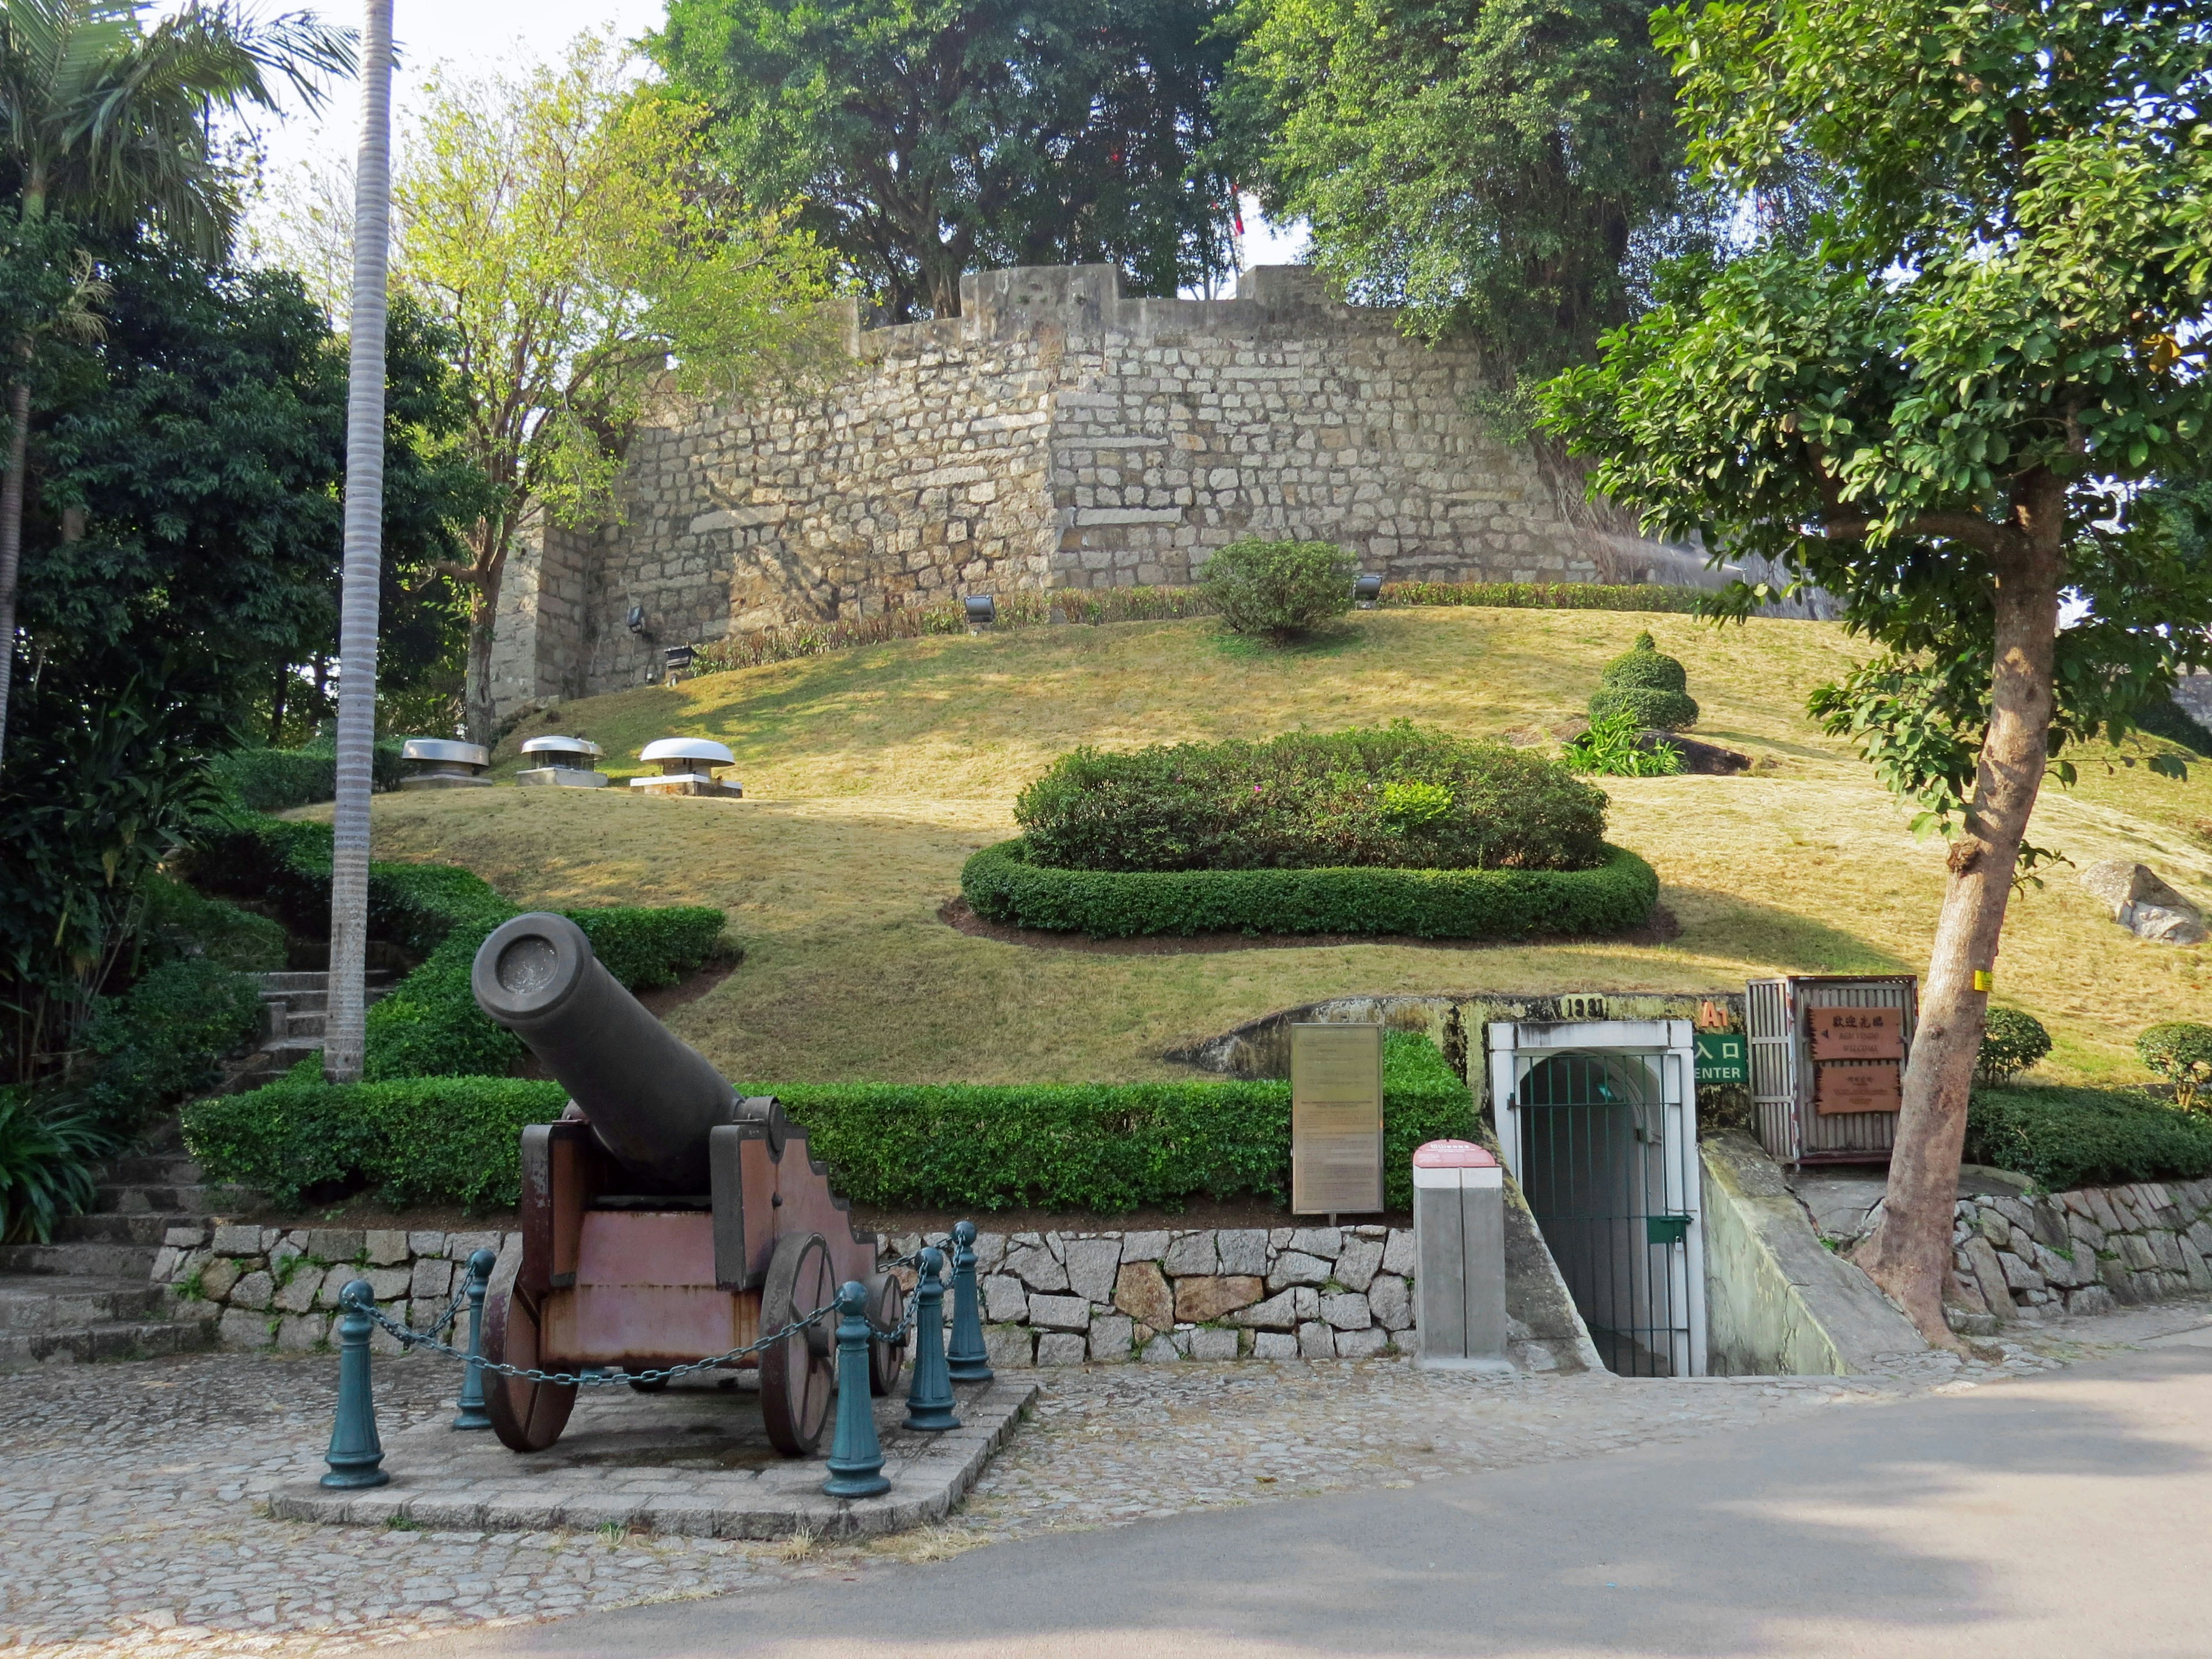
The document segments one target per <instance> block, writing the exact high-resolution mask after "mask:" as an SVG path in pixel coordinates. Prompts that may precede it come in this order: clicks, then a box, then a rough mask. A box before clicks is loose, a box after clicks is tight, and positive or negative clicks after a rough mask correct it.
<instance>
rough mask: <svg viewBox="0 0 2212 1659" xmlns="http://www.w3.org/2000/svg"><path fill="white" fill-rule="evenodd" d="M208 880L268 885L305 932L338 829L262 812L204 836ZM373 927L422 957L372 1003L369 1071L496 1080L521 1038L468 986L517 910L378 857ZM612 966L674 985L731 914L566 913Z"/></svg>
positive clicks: (493, 896)
mask: <svg viewBox="0 0 2212 1659" xmlns="http://www.w3.org/2000/svg"><path fill="white" fill-rule="evenodd" d="M196 869H197V872H199V874H200V878H201V879H202V880H203V881H205V882H216V881H220V882H221V883H222V884H226V885H228V886H229V887H230V888H232V889H233V890H238V889H241V888H243V889H251V890H257V891H259V892H263V893H265V894H267V895H268V896H270V897H271V898H273V899H275V900H276V902H277V903H278V904H279V906H280V907H282V908H283V909H284V910H285V911H286V913H287V914H288V915H294V916H295V917H296V919H297V921H298V923H299V925H300V927H301V930H302V931H305V932H309V933H313V932H315V931H317V930H318V929H319V927H321V926H322V925H323V924H324V923H325V922H326V921H327V919H328V917H329V915H330V902H331V899H330V892H331V831H330V826H329V825H327V824H321V823H290V822H286V821H282V820H278V819H274V818H257V819H252V820H247V821H243V822H240V823H234V824H229V825H226V826H223V827H222V829H219V830H216V831H214V832H212V833H211V834H210V836H207V837H205V838H204V840H203V843H202V846H201V848H200V852H199V855H198V857H197V860H196ZM368 909H369V931H370V932H371V933H373V934H374V936H375V937H377V938H379V939H390V940H392V942H394V943H395V944H397V945H398V946H399V947H400V948H401V949H402V950H404V951H408V952H409V953H410V954H411V955H416V956H421V957H423V958H424V960H423V962H422V965H421V966H419V967H418V968H416V969H415V971H414V972H412V973H410V975H407V977H406V978H405V979H404V980H402V981H400V982H399V983H398V985H397V986H396V987H393V989H392V994H391V995H389V996H387V997H386V998H385V999H384V1000H382V1001H380V1002H379V1003H377V1004H376V1006H374V1007H373V1008H371V1009H370V1010H369V1011H368V1052H367V1054H366V1055H365V1056H364V1059H363V1063H362V1073H363V1075H364V1076H366V1077H368V1079H371V1080H372V1081H386V1080H389V1079H396V1078H414V1077H495V1076H499V1075H501V1074H502V1073H506V1072H508V1071H510V1070H512V1069H513V1066H514V1064H515V1062H516V1061H517V1060H520V1059H521V1058H522V1054H523V1048H522V1044H521V1042H520V1040H518V1039H517V1038H516V1037H515V1036H514V1035H513V1033H512V1032H510V1031H507V1030H505V1029H504V1028H502V1027H501V1026H498V1025H495V1024H492V1023H491V1021H489V1020H488V1019H486V1018H484V1017H483V1013H482V1012H481V1011H479V1010H478V1008H477V1005H476V997H475V995H474V994H473V993H472V992H471V990H470V988H469V969H470V966H471V963H474V962H475V960H476V953H477V946H478V945H481V944H483V940H484V936H485V935H486V934H487V933H490V932H491V930H492V929H493V928H495V927H498V926H499V925H500V923H501V922H502V921H506V920H507V918H508V917H509V916H512V915H516V914H518V912H517V910H516V908H515V907H514V906H513V905H512V904H509V903H508V902H507V901H506V900H505V899H503V898H501V896H499V895H498V894H497V893H496V892H495V891H494V890H492V887H491V885H490V884H489V883H488V882H486V881H484V880H483V878H481V877H479V876H477V875H474V874H471V872H468V871H466V870H463V869H459V868H457V867H456V866H453V865H447V864H372V865H370V866H369V870H368ZM566 914H567V915H568V917H569V919H570V920H571V921H574V922H575V923H576V925H577V926H578V927H581V928H582V929H583V930H584V933H585V934H586V937H588V938H589V939H591V941H592V951H594V953H596V954H597V955H598V957H599V959H600V960H601V961H602V962H604V963H605V964H606V967H607V971H608V972H609V973H611V974H612V975H614V976H615V977H616V978H617V980H619V981H622V983H623V984H624V985H626V986H628V987H629V988H630V989H632V990H634V991H636V990H649V989H652V988H653V987H657V986H663V985H673V984H675V983H676V982H677V981H679V980H682V979H683V978H684V977H685V976H686V975H690V974H692V973H695V972H696V971H697V970H698V969H700V968H702V967H703V966H705V965H706V963H708V961H709V960H711V959H712V958H713V957H714V954H715V952H716V951H717V950H718V949H719V943H718V942H719V940H720V937H721V933H722V927H723V924H724V921H726V918H725V917H724V915H723V914H722V912H721V911H720V910H716V909H713V908H708V907H707V906H704V905H684V906H676V907H670V908H658V909H647V908H639V907H635V906H611V907H608V908H601V909H592V910H574V911H569V912H567V913H566Z"/></svg>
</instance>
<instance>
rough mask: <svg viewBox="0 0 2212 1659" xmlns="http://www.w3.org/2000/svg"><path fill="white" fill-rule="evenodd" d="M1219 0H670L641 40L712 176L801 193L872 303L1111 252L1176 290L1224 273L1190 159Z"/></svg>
mask: <svg viewBox="0 0 2212 1659" xmlns="http://www.w3.org/2000/svg"><path fill="white" fill-rule="evenodd" d="M1224 9H1225V7H1224V3H1223V0H1052V3H1049V4H1041V3H1036V0H818V3H805V4H800V3H795V0H671V3H670V6H669V9H668V24H667V27H666V28H665V29H664V30H663V31H662V32H661V33H659V34H658V35H657V36H655V37H653V40H652V41H651V43H650V48H651V51H652V52H653V56H654V58H656V59H657V60H658V61H659V64H660V65H661V67H662V68H663V69H664V70H665V71H666V72H667V75H668V77H669V80H670V82H671V85H672V86H673V87H674V88H676V89H677V90H678V92H680V93H682V94H684V95H685V96H686V97H689V98H691V99H694V100H697V101H698V102H699V103H701V104H702V105H703V106H706V107H707V108H708V109H709V110H711V111H712V112H714V117H715V127H714V142H715V147H716V150H717V153H718V155H719V156H720V161H721V165H722V167H723V169H724V171H725V173H726V176H727V177H728V178H729V179H732V181H734V182H735V183H736V184H737V185H738V186H739V187H740V188H742V189H743V190H744V191H747V192H748V193H749V195H750V199H751V200H753V201H754V202H755V203H756V204H758V205H762V206H775V205H778V204H782V203H784V202H787V201H790V202H796V203H797V204H799V223H800V224H801V225H802V226H804V227H805V228H807V229H808V230H810V231H811V232H812V233H813V234H814V235H815V236H816V237H817V239H818V240H820V241H821V243H822V244H823V246H825V247H829V248H831V249H834V250H835V251H836V254H837V256H838V258H839V259H840V261H841V263H842V265H843V267H844V269H845V270H846V272H847V273H848V275H849V276H851V277H852V278H853V279H854V281H855V282H856V283H858V285H859V286H860V289H861V290H862V291H863V292H864V293H865V294H866V295H867V296H868V298H869V299H870V300H871V301H872V302H873V304H874V305H875V306H876V307H878V309H879V311H880V312H881V313H882V314H883V315H884V317H885V318H887V319H889V320H890V321H892V322H906V321H908V320H910V319H913V318H915V317H916V316H918V315H921V314H922V313H929V314H933V315H935V316H939V317H950V316H957V315H958V314H959V310H960V278H961V276H962V275H963V273H965V272H968V271H971V270H986V269H990V268H994V267H998V266H1005V265H1021V264H1112V265H1116V266H1118V267H1120V269H1121V271H1122V273H1123V275H1124V276H1126V277H1127V279H1128V281H1129V283H1130V284H1131V286H1132V287H1133V289H1135V290H1136V291H1138V292H1139V293H1144V294H1155V295H1173V294H1175V293H1176V291H1177V290H1178V289H1181V288H1182V287H1183V286H1185V285H1187V284H1192V283H1203V282H1205V281H1207V280H1209V279H1212V278H1214V277H1218V276H1221V275H1222V274H1224V273H1225V272H1226V271H1228V270H1230V269H1231V258H1230V252H1231V250H1230V243H1229V228H1230V226H1231V222H1232V220H1233V218H1234V215H1235V200H1234V192H1233V191H1232V190H1231V184H1230V180H1229V179H1228V178H1227V177H1226V175H1225V173H1223V172H1222V171H1221V170H1220V169H1219V168H1218V167H1215V166H1213V165H1212V164H1211V163H1210V162H1209V161H1207V159H1206V156H1207V149H1208V146H1209V144H1210V143H1211V142H1212V137H1213V128H1214V118H1213V114H1212V103H1211V100H1212V96H1213V94H1214V91H1215V89H1216V88H1217V87H1218V85H1219V83H1220V81H1221V78H1222V75H1223V71H1224V67H1225V59H1226V56H1227V50H1228V45H1227V40H1226V38H1225V35H1224V34H1223V33H1221V32H1220V31H1219V30H1218V27H1217V25H1218V23H1219V21H1220V20H1221V14H1222V12H1223V10H1224Z"/></svg>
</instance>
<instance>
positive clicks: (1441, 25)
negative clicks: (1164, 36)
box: [1222, 0, 1711, 428]
mask: <svg viewBox="0 0 2212 1659" xmlns="http://www.w3.org/2000/svg"><path fill="white" fill-rule="evenodd" d="M1652 10H1653V7H1652V4H1651V3H1650V0H1438V3H1421V4H1409V3H1407V0H1241V3H1240V4H1239V5H1238V6H1237V11H1236V23H1237V29H1238V31H1239V33H1240V35H1241V37H1242V44H1241V46H1239V48H1238V51H1237V57H1236V60H1235V64H1234V68H1233V73H1232V76H1231V80H1230V82H1229V85H1228V87H1227V88H1226V89H1225V92H1224V94H1223V98H1222V104H1223V107H1224V111H1225V125H1226V128H1227V134H1226V137H1225V144H1224V149H1225V154H1226V155H1229V156H1230V157H1231V158H1232V159H1233V161H1234V164H1235V165H1236V167H1237V169H1238V171H1239V174H1240V176H1241V177H1243V179H1246V180H1248V181H1249V182H1250V183H1252V184H1254V185H1256V186H1257V188H1258V190H1259V193H1260V199H1261V203H1262V204H1264V205H1265V206H1266V207H1267V210H1269V212H1270V213H1272V214H1273V215H1275V216H1279V217H1300V218H1304V219H1305V220H1306V221H1308V222H1309V223H1310V225H1311V227H1312V235H1313V252H1314V258H1315V259H1316V263H1318V264H1320V265H1321V266H1322V269H1323V270H1327V271H1328V272H1329V273H1331V274H1332V275H1333V276H1335V277H1336V278H1337V279H1338V280H1340V282H1341V283H1343V285H1344V286H1345V288H1346V289H1347V290H1348V291H1349V292H1350V293H1351V294H1352V295H1353V296H1354V297H1356V298H1358V299H1360V300H1362V301H1367V302H1369V303H1372V304H1379V305H1394V306H1402V307H1407V310H1408V313H1409V317H1408V321H1409V322H1410V323H1411V325H1413V327H1414V328H1415V329H1416V330H1417V331H1419V332H1420V333H1422V334H1424V335H1426V336H1430V337H1435V336H1438V335H1442V334H1445V333H1459V334H1462V335H1468V336H1471V337H1474V339H1475V340H1476V341H1478V342H1479V343H1480V344H1481V345H1482V346H1483V347H1484V348H1485V349H1486V352H1487V353H1488V354H1489V356H1490V359H1491V362H1492V369H1493V374H1494V376H1495V379H1496V381H1497V385H1498V393H1497V394H1495V395H1493V397H1492V399H1491V402H1492V410H1491V412H1492V414H1493V415H1494V416H1498V417H1500V418H1504V419H1505V420H1506V421H1507V423H1508V424H1509V425H1510V426H1513V427H1516V428H1517V427H1519V426H1522V425H1525V422H1526V420H1527V414H1526V412H1525V411H1524V412H1522V413H1521V415H1520V416H1519V419H1518V420H1517V421H1516V420H1513V419H1512V418H1511V416H1512V415H1513V412H1514V406H1515V404H1516V399H1515V398H1514V397H1513V395H1512V388H1513V387H1514V386H1516V384H1518V383H1521V382H1523V381H1525V382H1527V383H1528V384H1529V385H1532V386H1533V384H1534V382H1535V381H1536V380H1541V378H1543V377H1545V376H1547V375H1548V374H1553V373H1554V372H1556V371H1558V370H1559V369H1560V368H1565V366H1566V365H1568V364H1570V363H1573V362H1581V361H1584V360H1586V359H1587V358H1588V357H1589V356H1590V355H1592V353H1593V352H1594V351H1595V347H1596V343H1597V338H1598V336H1599V335H1600V334H1601V332H1602V331H1605V330H1606V329H1608V328H1611V327H1613V326H1615V325H1619V324H1620V323H1623V322H1625V321H1626V320H1627V319H1628V318H1629V317H1630V315H1631V314H1632V312H1633V311H1634V310H1635V308H1636V306H1637V301H1638V295H1639V292H1640V289H1641V288H1642V286H1643V284H1644V283H1645V281H1646V280H1647V279H1648V277H1649V275H1650V267H1651V264H1652V262H1653V259H1654V258H1655V257H1656V256H1657V255H1658V254H1661V253H1662V252H1666V251H1667V250H1668V247H1669V246H1670V244H1672V243H1678V242H1680V241H1682V240H1685V239H1690V240H1694V239H1697V238H1699V237H1700V236H1703V235H1705V234H1707V233H1709V231H1710V229H1711V225H1710V223H1709V219H1710V209H1711V203H1710V202H1709V201H1708V200H1707V199H1705V198H1704V197H1701V196H1700V195H1699V194H1698V193H1697V192H1695V191H1692V190H1690V189H1688V188H1686V185H1687V178H1688V175H1687V174H1686V171H1685V168H1684V166H1683V137H1682V134H1681V132H1680V130H1679V128H1678V126H1677V125H1676V123H1675V119H1674V87H1673V79H1672V75H1671V72H1670V69H1669V65H1668V62H1667V58H1666V57H1665V55H1664V54H1663V53H1662V52H1659V51H1658V50H1656V48H1655V47H1654V46H1652V45H1651V41H1650V29H1649V19H1650V15H1651V12H1652Z"/></svg>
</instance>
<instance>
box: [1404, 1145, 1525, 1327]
mask: <svg viewBox="0 0 2212 1659" xmlns="http://www.w3.org/2000/svg"><path fill="white" fill-rule="evenodd" d="M1413 1255H1414V1258H1415V1265H1414V1269H1413V1272H1414V1294H1415V1296H1416V1297H1417V1298H1418V1300H1417V1304H1416V1305H1417V1313H1416V1315H1415V1319H1416V1336H1417V1346H1416V1351H1415V1353H1414V1358H1413V1363H1414V1364H1416V1365H1419V1366H1420V1367H1421V1368H1422V1369H1423V1370H1453V1371H1504V1370H1511V1369H1512V1363H1511V1362H1510V1360H1509V1359H1508V1358H1506V1355H1505V1172H1504V1170H1501V1169H1499V1168H1498V1160H1497V1159H1496V1158H1493V1157H1492V1156H1491V1155H1490V1153H1489V1152H1486V1150H1484V1149H1483V1148H1482V1147H1480V1146H1476V1145H1475V1144H1474V1142H1473V1141H1471V1140H1431V1141H1430V1142H1429V1143H1428V1144H1427V1145H1425V1146H1421V1147H1419V1148H1418V1149H1416V1150H1415V1152H1414V1153H1413Z"/></svg>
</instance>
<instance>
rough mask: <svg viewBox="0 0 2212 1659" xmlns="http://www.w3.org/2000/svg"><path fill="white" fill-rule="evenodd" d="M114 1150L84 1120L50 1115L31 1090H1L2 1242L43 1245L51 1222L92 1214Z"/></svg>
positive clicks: (49, 1230) (0, 1240) (105, 1139)
mask: <svg viewBox="0 0 2212 1659" xmlns="http://www.w3.org/2000/svg"><path fill="white" fill-rule="evenodd" d="M113 1150H114V1144H113V1142H112V1141H111V1140H110V1139H108V1138H107V1137H106V1136H104V1135H102V1134H100V1133H99V1132H98V1131H96V1130H95V1129H94V1128H93V1127H92V1126H91V1125H90V1124H89V1123H88V1122H86V1121H85V1120H84V1119H82V1118H81V1117H76V1116H74V1115H60V1116H48V1115H46V1114H44V1113H42V1112H41V1111H40V1109H38V1107H37V1106H36V1105H34V1104H33V1100H32V1097H31V1091H29V1090H27V1089H22V1088H14V1087H0V1243H8V1244H43V1243H46V1242H47V1241H48V1240H49V1239H51V1238H52V1237H53V1233H54V1223H56V1222H57V1221H58V1220H60V1219H61V1218H63V1217H64V1216H66V1215H75V1214H76V1213H78V1212H81V1211H84V1210H88V1209H90V1208H91V1207H92V1202H93V1197H94V1182H95V1181H96V1180H97V1179H98V1177H99V1171H100V1160H101V1159H102V1158H105V1157H106V1156H107V1155H108V1153H109V1152H112V1151H113Z"/></svg>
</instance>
